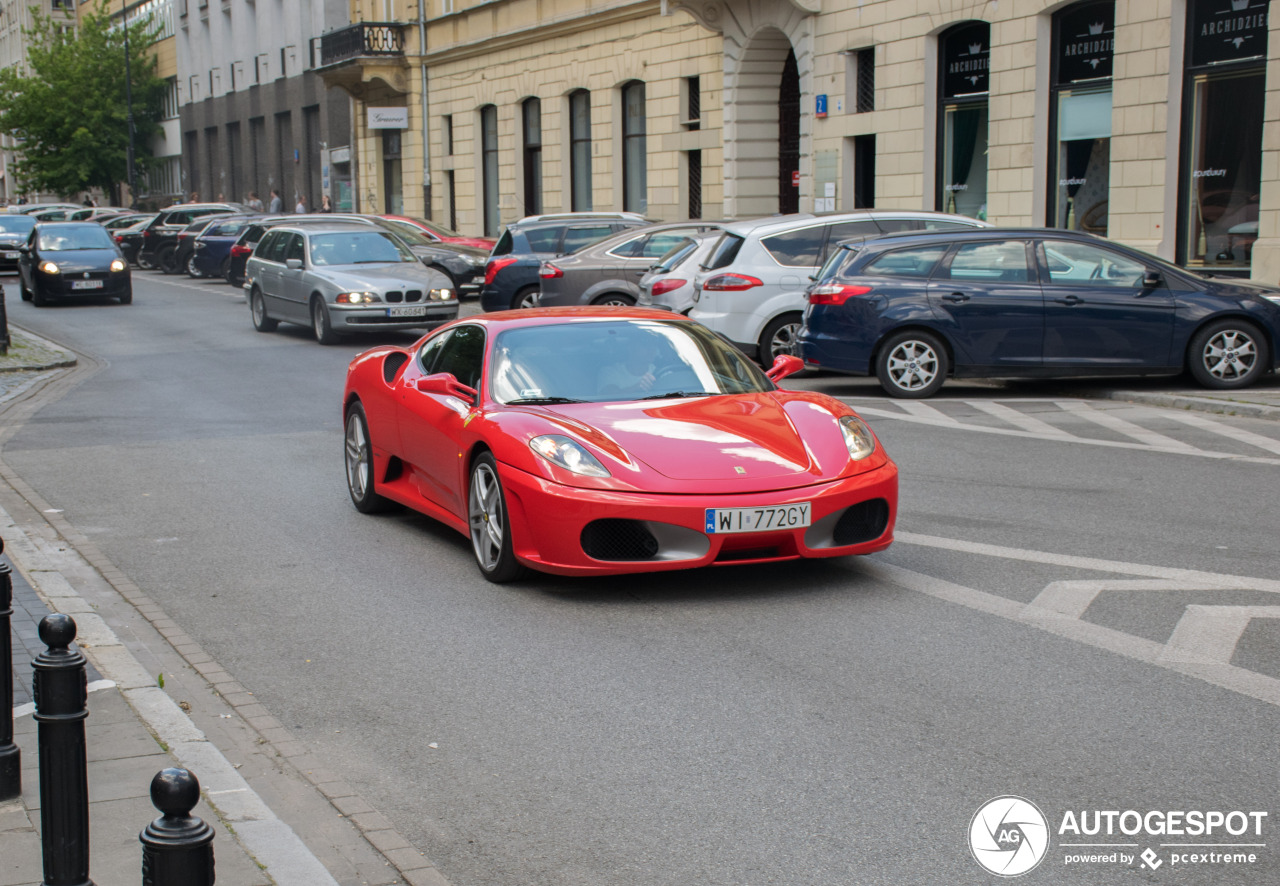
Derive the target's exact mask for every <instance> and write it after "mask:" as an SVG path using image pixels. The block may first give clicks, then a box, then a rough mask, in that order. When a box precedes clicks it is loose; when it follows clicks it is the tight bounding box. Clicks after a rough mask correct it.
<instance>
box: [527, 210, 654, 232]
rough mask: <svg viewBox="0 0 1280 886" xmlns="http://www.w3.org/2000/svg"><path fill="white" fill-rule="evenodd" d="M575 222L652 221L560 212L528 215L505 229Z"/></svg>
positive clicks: (638, 216) (615, 214) (621, 214)
mask: <svg viewBox="0 0 1280 886" xmlns="http://www.w3.org/2000/svg"><path fill="white" fill-rule="evenodd" d="M577 221H586V222H590V221H629V222H639V223H641V224H653V221H654V220H653V219H651V218H645V217H644V216H643V215H641V214H640V213H638V212H561V213H553V214H547V215H528V216H525V217H524V218H522V219H520V220H519V221H514V222H512V223H511V224H509V225H507V229H508V230H519V229H522V228H531V227H538V226H540V225H562V224H566V223H573V222H577Z"/></svg>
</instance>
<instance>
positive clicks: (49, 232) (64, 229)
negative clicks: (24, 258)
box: [37, 224, 115, 252]
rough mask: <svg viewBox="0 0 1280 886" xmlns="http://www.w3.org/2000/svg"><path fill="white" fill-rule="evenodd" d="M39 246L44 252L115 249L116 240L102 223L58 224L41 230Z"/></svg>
mask: <svg viewBox="0 0 1280 886" xmlns="http://www.w3.org/2000/svg"><path fill="white" fill-rule="evenodd" d="M37 246H38V247H39V248H40V250H41V251H43V252H66V251H68V250H71V249H115V242H114V241H112V239H111V235H110V234H108V233H107V231H106V229H105V228H103V227H102V225H94V224H88V225H58V226H57V227H53V228H45V229H43V230H42V231H40V236H39V242H38V243H37Z"/></svg>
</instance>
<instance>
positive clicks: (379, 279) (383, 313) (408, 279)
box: [244, 223, 458, 345]
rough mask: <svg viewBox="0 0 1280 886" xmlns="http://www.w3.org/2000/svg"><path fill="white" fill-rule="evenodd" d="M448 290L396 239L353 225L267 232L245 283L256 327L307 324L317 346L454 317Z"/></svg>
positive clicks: (438, 276) (454, 296)
mask: <svg viewBox="0 0 1280 886" xmlns="http://www.w3.org/2000/svg"><path fill="white" fill-rule="evenodd" d="M452 286H453V284H452V283H451V282H450V280H449V278H448V277H447V276H445V275H444V274H442V273H440V272H439V271H436V270H432V269H431V268H427V267H424V266H423V265H422V263H421V262H420V261H418V258H417V256H415V255H414V254H413V251H412V250H411V249H410V248H409V247H408V245H406V244H405V243H404V241H402V240H401V239H400V238H399V237H397V236H396V235H395V234H392V233H391V232H389V231H383V230H377V229H372V228H370V226H368V225H360V224H351V223H346V224H343V223H334V224H332V225H316V224H307V225H294V226H289V225H282V226H280V227H275V228H272V229H271V230H269V231H268V232H267V233H266V234H265V235H264V236H263V238H262V239H261V240H260V241H259V242H258V245H257V247H256V248H255V249H254V250H253V255H251V256H250V257H249V261H248V264H247V265H246V266H245V283H244V288H245V291H246V292H247V293H248V296H249V311H250V312H251V314H252V315H253V326H254V328H255V329H257V330H258V331H259V332H272V331H274V330H275V328H276V325H277V324H278V323H280V322H281V321H284V322H287V323H296V324H299V325H301V326H310V327H311V330H312V332H314V333H315V337H316V341H318V342H320V344H322V345H329V344H335V343H336V342H337V341H338V340H339V339H340V337H341V335H342V334H343V333H347V332H372V331H374V330H379V329H424V328H426V329H429V328H432V327H435V326H439V325H440V324H441V323H444V322H446V321H448V320H452V319H454V318H455V317H457V316H458V294H457V293H456V292H455V291H454V290H453V288H452Z"/></svg>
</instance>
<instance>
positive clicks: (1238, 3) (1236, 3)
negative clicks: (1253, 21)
mask: <svg viewBox="0 0 1280 886" xmlns="http://www.w3.org/2000/svg"><path fill="white" fill-rule="evenodd" d="M1248 8H1249V0H1231V11H1232V12H1244V11H1245V10H1246V9H1248Z"/></svg>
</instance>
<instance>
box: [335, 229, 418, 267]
mask: <svg viewBox="0 0 1280 886" xmlns="http://www.w3.org/2000/svg"><path fill="white" fill-rule="evenodd" d="M402 261H411V262H416V261H417V258H415V257H414V255H413V253H412V252H410V251H409V250H408V249H407V248H406V247H405V246H404V245H403V244H401V243H400V242H399V241H398V240H396V238H395V237H394V236H392V235H391V234H388V233H386V232H384V231H343V232H342V233H340V234H315V235H313V236H312V237H311V263H312V264H313V265H316V266H317V267H322V266H326V265H364V264H384V263H387V262H402Z"/></svg>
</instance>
